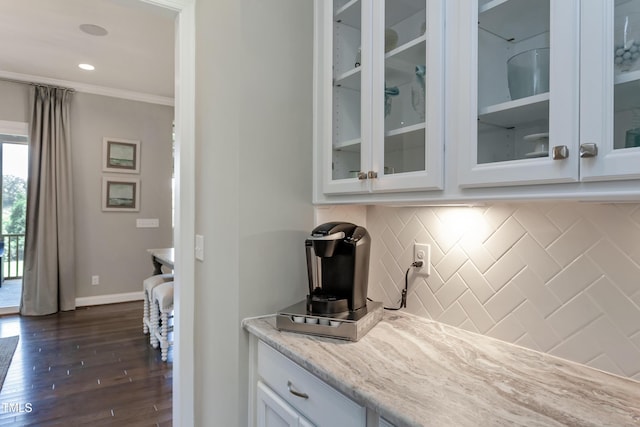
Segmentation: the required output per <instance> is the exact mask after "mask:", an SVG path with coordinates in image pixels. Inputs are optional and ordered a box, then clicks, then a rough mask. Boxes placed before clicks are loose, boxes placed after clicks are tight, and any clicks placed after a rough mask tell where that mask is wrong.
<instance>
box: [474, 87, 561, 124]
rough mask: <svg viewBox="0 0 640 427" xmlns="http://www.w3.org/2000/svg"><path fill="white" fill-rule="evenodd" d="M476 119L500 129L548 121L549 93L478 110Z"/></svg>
mask: <svg viewBox="0 0 640 427" xmlns="http://www.w3.org/2000/svg"><path fill="white" fill-rule="evenodd" d="M478 119H479V120H480V121H482V122H484V123H488V124H492V125H495V126H502V127H512V126H515V125H518V124H522V123H530V122H533V121H536V120H541V119H547V120H548V119H549V93H548V92H547V93H541V94H539V95H534V96H529V97H527V98H521V99H517V100H515V101H508V102H503V103H501V104H496V105H490V106H488V107H484V108H480V109H479V111H478Z"/></svg>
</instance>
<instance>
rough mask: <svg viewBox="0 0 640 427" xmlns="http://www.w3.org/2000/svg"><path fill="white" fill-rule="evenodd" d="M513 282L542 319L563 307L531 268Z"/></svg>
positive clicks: (522, 272)
mask: <svg viewBox="0 0 640 427" xmlns="http://www.w3.org/2000/svg"><path fill="white" fill-rule="evenodd" d="M512 282H513V284H514V285H516V286H517V287H518V289H520V292H522V294H523V295H524V296H525V297H526V298H527V300H528V301H529V302H530V303H531V304H532V305H533V306H534V307H535V308H536V310H538V313H540V315H541V316H542V317H547V316H548V315H550V314H551V313H553V312H554V311H555V310H557V309H558V308H559V307H560V306H561V305H562V303H561V302H560V300H559V299H558V298H557V297H556V296H555V295H554V294H553V293H552V292H551V291H549V289H547V287H546V285H545V284H544V282H543V281H542V280H541V279H540V278H539V277H538V276H536V275H535V274H534V273H533V272H532V271H531V270H530V269H529V267H527V268H525V269H524V270H522V271H521V272H520V273H518V275H517V276H516V277H514V278H513V280H512Z"/></svg>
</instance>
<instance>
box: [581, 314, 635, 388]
mask: <svg viewBox="0 0 640 427" xmlns="http://www.w3.org/2000/svg"><path fill="white" fill-rule="evenodd" d="M590 330H591V331H592V336H593V338H594V339H596V340H598V341H599V342H600V345H602V347H603V348H605V349H607V353H606V354H607V356H608V357H609V358H610V359H611V360H612V361H613V362H614V363H615V364H616V366H618V367H619V368H620V370H621V371H622V372H623V374H624V375H626V376H632V375H636V374H637V373H638V372H640V357H638V352H637V351H636V347H635V346H634V345H633V344H632V343H631V342H630V341H629V340H628V339H627V338H626V337H625V336H624V335H622V333H620V331H618V330H617V329H616V327H615V326H614V325H613V323H611V321H610V320H609V319H608V318H606V317H601V318H600V319H598V320H597V321H596V322H594V323H593V325H591V327H590Z"/></svg>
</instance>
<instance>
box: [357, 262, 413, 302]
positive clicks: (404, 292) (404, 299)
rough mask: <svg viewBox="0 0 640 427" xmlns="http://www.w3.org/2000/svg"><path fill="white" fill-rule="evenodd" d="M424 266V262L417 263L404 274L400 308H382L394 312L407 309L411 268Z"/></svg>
mask: <svg viewBox="0 0 640 427" xmlns="http://www.w3.org/2000/svg"><path fill="white" fill-rule="evenodd" d="M423 264H424V262H423V261H415V262H414V263H412V264H411V265H410V266H409V268H407V272H406V273H404V289H403V290H402V296H401V299H400V307H382V308H384V309H385V310H392V311H397V310H400V309H401V308H406V307H407V291H408V289H409V271H411V268H412V267H414V268H420V267H422V265H423ZM367 299H368V300H369V301H372V299H371V298H367Z"/></svg>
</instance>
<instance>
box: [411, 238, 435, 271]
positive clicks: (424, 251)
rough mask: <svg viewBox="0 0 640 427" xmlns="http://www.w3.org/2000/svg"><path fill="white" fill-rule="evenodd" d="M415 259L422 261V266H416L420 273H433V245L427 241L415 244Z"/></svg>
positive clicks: (415, 260)
mask: <svg viewBox="0 0 640 427" xmlns="http://www.w3.org/2000/svg"><path fill="white" fill-rule="evenodd" d="M413 261H414V262H417V261H422V267H414V269H415V272H416V273H418V274H425V275H427V276H428V275H429V274H431V245H428V244H426V243H414V244H413Z"/></svg>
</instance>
